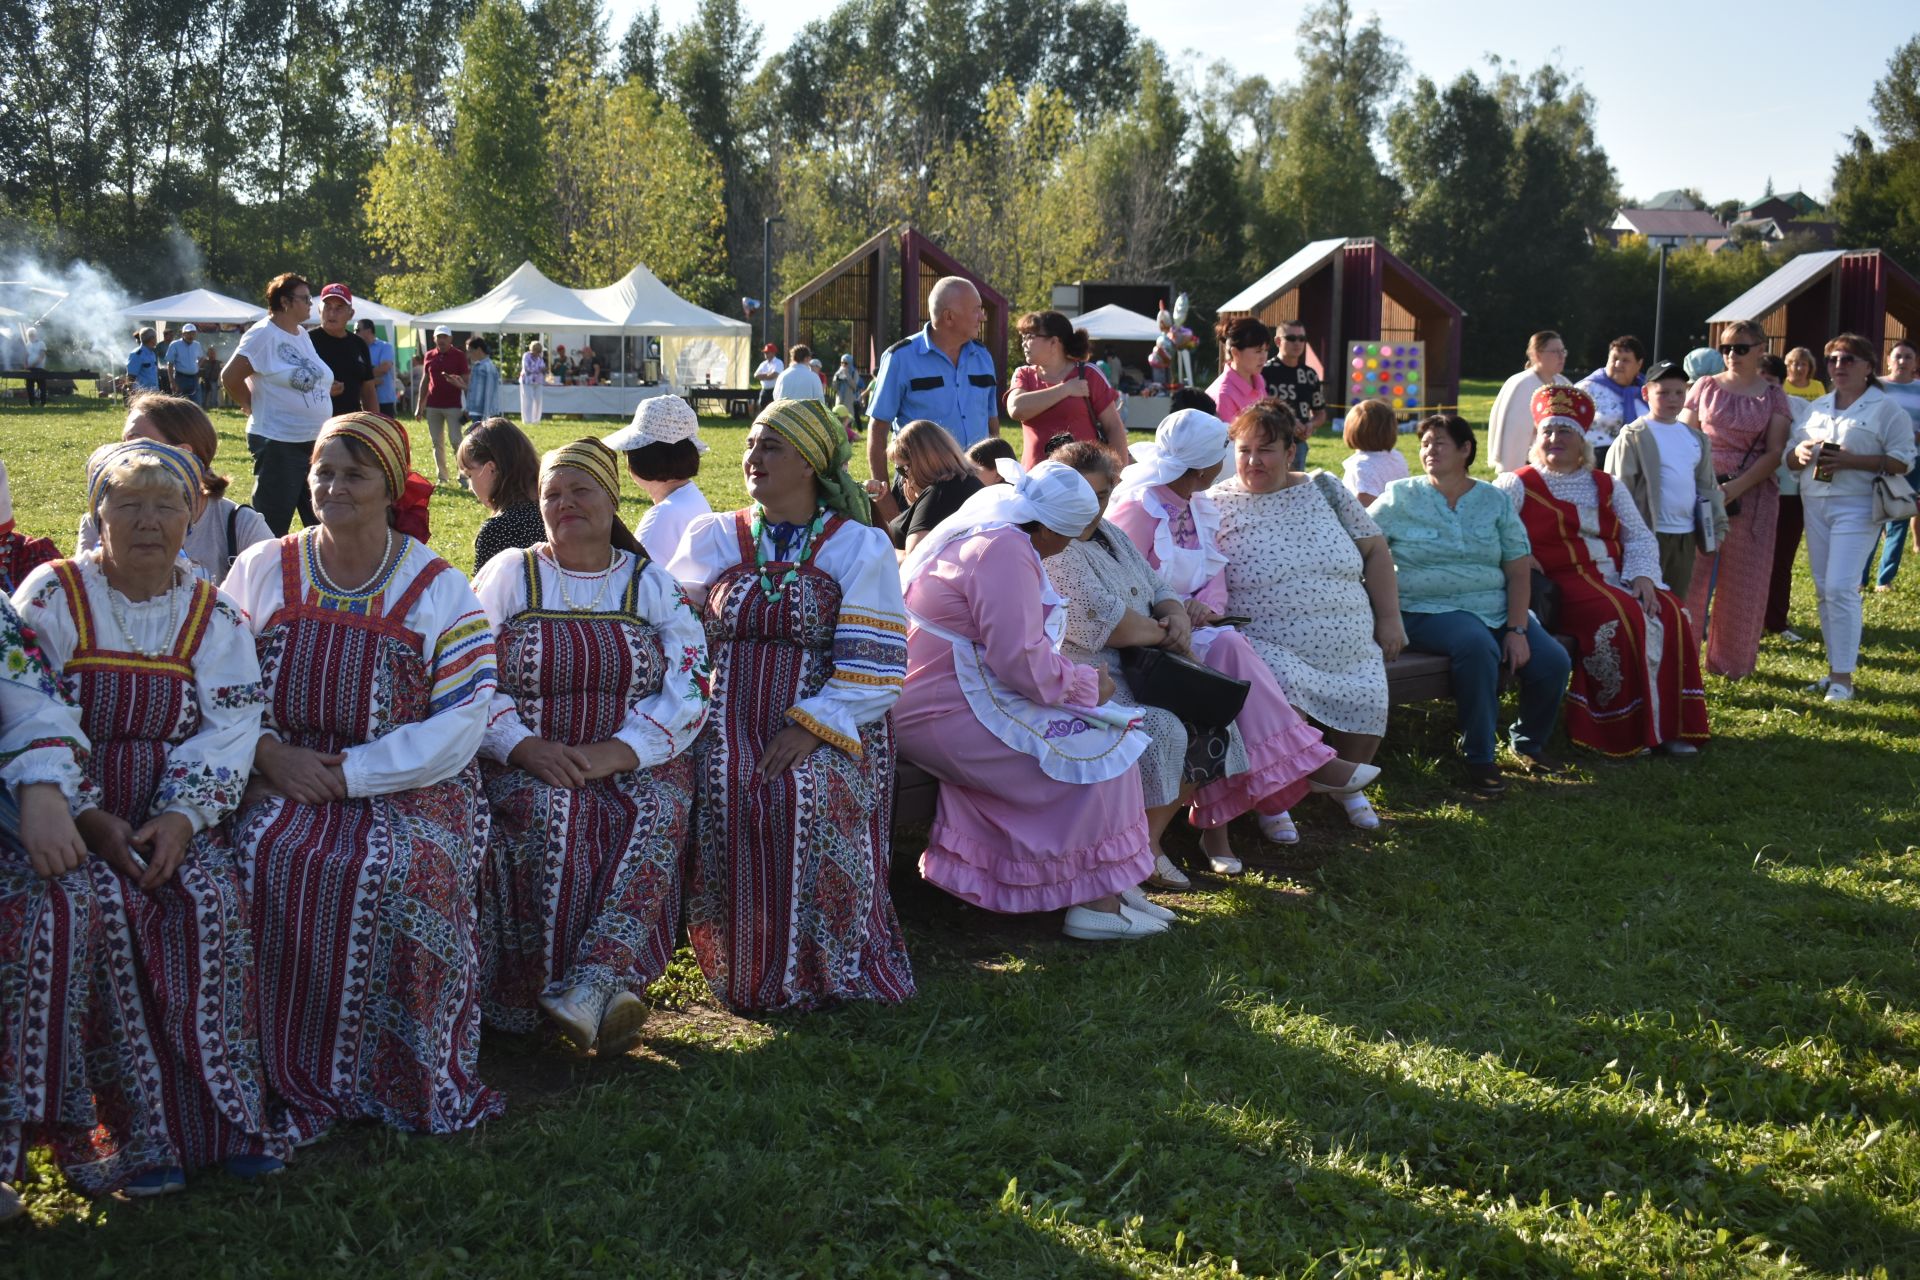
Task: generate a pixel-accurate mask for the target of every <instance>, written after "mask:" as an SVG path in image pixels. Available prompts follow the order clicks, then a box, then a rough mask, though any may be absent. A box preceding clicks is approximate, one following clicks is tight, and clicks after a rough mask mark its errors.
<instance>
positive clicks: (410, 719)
mask: <svg viewBox="0 0 1920 1280" xmlns="http://www.w3.org/2000/svg"><path fill="white" fill-rule="evenodd" d="M408 461H409V449H408V444H407V433H406V429H405V428H404V427H402V426H401V425H400V424H399V423H397V422H395V421H394V420H393V419H391V418H386V417H382V416H381V415H379V414H376V413H350V414H344V415H341V416H340V417H336V418H330V419H328V420H327V424H326V426H325V427H323V428H322V429H321V432H320V435H319V437H318V438H317V439H316V440H315V441H314V446H313V464H312V469H311V471H310V472H309V473H308V479H309V483H310V485H311V487H312V491H313V504H314V508H315V509H316V511H317V512H318V513H319V516H320V524H319V526H318V527H317V528H314V529H307V530H302V531H301V532H300V533H299V534H298V535H295V536H293V537H289V538H284V539H282V540H280V541H279V542H277V543H271V544H266V545H262V546H257V547H252V548H249V549H248V550H247V551H245V552H244V553H242V554H241V556H240V559H239V560H238V561H236V562H235V564H234V566H233V572H232V573H231V574H229V575H228V576H227V581H226V589H227V591H228V592H229V593H230V594H231V595H232V596H233V597H234V599H235V600H236V601H237V602H238V603H239V604H240V606H241V608H243V609H244V610H246V612H247V615H248V617H249V619H250V621H251V623H252V626H253V629H254V634H255V638H256V642H257V645H258V648H259V652H260V668H261V674H262V677H263V679H264V681H265V684H266V692H267V713H266V726H265V732H264V733H263V734H262V735H261V737H260V742H259V747H258V752H257V755H256V758H255V763H254V768H255V771H256V773H257V774H258V777H257V778H256V779H255V783H254V785H253V786H252V787H251V788H249V790H248V795H247V800H246V802H245V803H244V804H243V805H242V806H241V809H240V812H239V814H238V815H237V816H236V817H235V819H234V837H235V842H236V843H237V844H238V845H239V846H240V848H241V851H242V853H243V854H244V856H245V857H246V859H247V865H248V868H249V887H250V889H251V891H252V898H253V919H254V936H255V938H256V939H257V942H258V956H259V969H260V996H261V1006H262V1008H261V1014H262V1019H261V1020H262V1026H263V1028H264V1031H263V1040H264V1047H265V1050H266V1054H265V1056H266V1063H267V1075H268V1079H269V1080H270V1082H271V1083H272V1085H273V1088H274V1091H275V1092H276V1093H278V1094H279V1095H280V1097H281V1098H282V1099H284V1100H285V1102H286V1104H287V1106H288V1108H289V1110H290V1111H291V1113H292V1122H293V1125H294V1129H295V1132H296V1133H297V1135H298V1136H299V1137H300V1138H301V1139H302V1140H309V1139H312V1138H315V1137H317V1136H319V1135H320V1134H322V1133H325V1132H326V1131H327V1130H328V1129H329V1128H331V1127H332V1126H333V1125H334V1124H335V1123H336V1122H337V1121H341V1120H356V1119H368V1120H378V1121H382V1122H384V1123H386V1124H389V1125H392V1126H393V1127H394V1128H397V1129H403V1130H408V1131H411V1132H419V1133H446V1132H450V1131H452V1130H456V1129H464V1128H467V1127H469V1126H472V1125H475V1124H478V1123H479V1122H480V1121H482V1120H484V1119H486V1118H487V1117H489V1116H492V1115H495V1114H498V1112H499V1111H500V1110H501V1108H502V1107H503V1106H504V1105H505V1103H504V1100H503V1099H502V1098H501V1097H500V1096H499V1095H498V1094H496V1093H494V1092H493V1090H491V1089H489V1088H487V1087H486V1086H485V1085H483V1084H482V1083H481V1082H480V1079H479V1074H478V1057H479V1050H480V983H479V963H478V949H477V946H476V937H475V922H474V894H475V890H476V880H477V878H478V875H479V870H480V860H481V857H482V854H483V851H484V850H485V848H486V842H487V810H486V804H485V802H484V800H483V798H482V796H481V794H480V787H479V769H478V767H477V765H476V764H475V762H474V752H475V751H476V750H477V749H478V748H479V746H480V739H481V735H482V734H483V733H484V732H485V730H486V726H487V718H488V715H489V712H490V709H491V706H492V701H493V693H494V657H493V628H492V627H490V626H489V625H488V624H487V617H486V614H485V613H484V612H483V611H482V610H481V608H480V602H479V601H478V600H476V599H474V596H473V590H472V589H471V588H470V587H469V586H468V585H467V580H466V579H465V578H463V577H461V576H460V574H458V573H457V572H455V571H454V570H453V569H452V568H451V567H450V566H449V565H448V564H447V562H446V561H444V560H442V559H440V558H439V557H438V556H436V555H434V554H433V552H432V551H430V550H428V549H427V548H426V547H425V546H423V545H422V544H420V543H418V542H415V541H414V540H413V539H411V538H409V537H407V536H406V535H405V534H401V533H396V532H395V531H394V530H393V528H392V525H391V523H390V519H391V513H392V510H393V504H394V500H395V498H396V497H397V496H398V495H399V494H400V493H401V492H402V491H403V490H404V488H405V486H406V477H407V465H408Z"/></svg>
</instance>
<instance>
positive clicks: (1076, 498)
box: [894, 461, 1173, 940]
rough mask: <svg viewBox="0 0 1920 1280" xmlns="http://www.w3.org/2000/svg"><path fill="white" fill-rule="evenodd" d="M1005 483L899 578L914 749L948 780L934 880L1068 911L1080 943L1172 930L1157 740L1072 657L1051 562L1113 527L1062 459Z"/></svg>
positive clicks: (1104, 677) (984, 903)
mask: <svg viewBox="0 0 1920 1280" xmlns="http://www.w3.org/2000/svg"><path fill="white" fill-rule="evenodd" d="M1003 470H1004V472H1005V473H1006V474H1007V475H1008V478H1009V480H1010V483H1008V484H998V485H990V486H988V487H987V488H984V489H982V490H981V491H980V492H979V493H976V494H974V495H973V497H971V498H969V499H967V501H966V502H965V503H964V504H963V505H962V506H961V508H960V510H958V511H956V512H955V513H954V514H953V515H952V516H950V517H948V518H947V519H946V520H943V521H941V522H940V524H939V525H937V526H935V528H934V530H933V532H932V533H930V534H928V535H927V537H926V538H925V539H924V540H923V541H922V542H921V543H920V544H919V545H918V546H917V547H915V548H914V550H913V553H912V554H911V555H909V556H908V557H907V559H906V562H905V563H904V564H902V565H901V566H900V578H901V581H902V582H904V583H905V584H906V599H907V610H908V615H909V617H911V618H912V620H913V623H912V630H910V631H909V632H908V633H907V691H906V694H905V696H903V697H902V698H901V699H900V706H899V707H898V708H897V709H896V710H895V712H894V724H895V725H896V726H897V727H898V730H899V733H900V752H901V754H902V755H904V756H906V757H907V758H908V759H909V760H912V761H913V762H914V763H915V764H917V765H919V766H920V767H921V768H923V769H925V770H926V771H927V772H928V773H931V774H932V775H933V776H934V777H936V778H938V779H940V801H939V808H938V809H937V810H936V812H935V815H934V820H933V829H932V830H931V831H930V832H929V833H928V836H927V850H926V852H925V853H924V854H923V855H921V858H920V874H921V875H923V876H925V877H926V878H927V879H928V880H929V881H930V882H932V883H933V884H936V885H938V886H940V887H941V888H942V889H945V890H946V891H947V892H948V893H951V894H953V895H954V896H955V897H957V898H960V899H962V900H964V901H966V902H971V903H972V904H973V905H975V906H977V907H984V908H986V909H987V910H988V911H1001V912H1029V911H1058V910H1060V909H1061V908H1063V907H1064V908H1066V919H1065V921H1064V925H1065V931H1066V933H1067V936H1069V937H1073V938H1084V939H1088V940H1100V939H1119V938H1145V937H1151V936H1153V935H1154V934H1157V933H1164V932H1165V931H1166V929H1167V925H1168V922H1169V921H1170V920H1171V919H1172V915H1173V913H1172V912H1170V911H1168V910H1166V909H1165V908H1164V907H1160V906H1157V905H1155V904H1153V903H1151V902H1149V901H1147V899H1146V898H1145V897H1144V896H1142V895H1141V894H1140V892H1139V889H1138V886H1139V885H1140V883H1141V882H1142V881H1143V880H1145V879H1146V878H1147V877H1148V876H1149V875H1151V874H1153V852H1152V839H1151V836H1150V835H1149V833H1148V830H1147V813H1146V801H1145V800H1144V798H1143V796H1142V793H1141V789H1140V766H1139V759H1140V756H1141V754H1142V753H1143V752H1144V751H1145V750H1146V749H1147V747H1148V745H1149V743H1148V740H1147V736H1146V734H1145V733H1143V732H1141V730H1140V729H1139V727H1138V724H1139V720H1140V713H1139V710H1138V709H1137V708H1133V707H1123V706H1118V705H1116V704H1114V703H1112V702H1111V701H1110V699H1111V698H1112V697H1113V694H1114V691H1115V684H1114V681H1113V677H1111V676H1110V675H1108V674H1107V671H1106V669H1105V668H1104V667H1102V666H1096V665H1092V664H1088V663H1079V662H1074V661H1071V660H1070V659H1067V658H1064V657H1062V656H1061V655H1060V654H1059V652H1058V651H1057V650H1058V647H1059V644H1060V642H1061V640H1062V638H1063V637H1064V634H1065V624H1066V608H1067V606H1066V602H1065V601H1064V600H1063V599H1062V598H1061V597H1060V595H1059V594H1058V593H1057V592H1055V591H1054V590H1053V587H1052V585H1051V584H1050V583H1049V582H1048V580H1047V575H1046V570H1045V569H1044V568H1043V566H1042V564H1041V560H1042V558H1043V557H1045V556H1049V555H1055V554H1057V553H1059V552H1061V551H1064V550H1065V549H1066V548H1067V546H1068V545H1069V544H1070V543H1072V542H1073V540H1074V539H1076V538H1078V537H1079V536H1080V535H1081V534H1082V533H1084V532H1085V531H1086V528H1087V526H1088V525H1090V524H1092V523H1093V522H1094V521H1096V520H1098V519H1099V518H1100V499H1099V498H1098V497H1097V496H1096V495H1095V494H1094V491H1093V488H1092V486H1091V485H1089V484H1088V482H1087V479H1086V477H1085V476H1083V475H1081V474H1080V473H1079V472H1078V471H1075V470H1074V469H1073V468H1072V467H1069V466H1067V465H1065V464H1063V463H1059V462H1043V463H1041V464H1040V465H1039V466H1037V467H1035V468H1034V469H1033V470H1032V471H1029V472H1026V473H1025V474H1020V470H1019V468H1018V467H1017V466H1016V465H1015V464H1014V463H1013V462H1011V461H1008V462H1006V463H1005V464H1004V467H1003Z"/></svg>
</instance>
